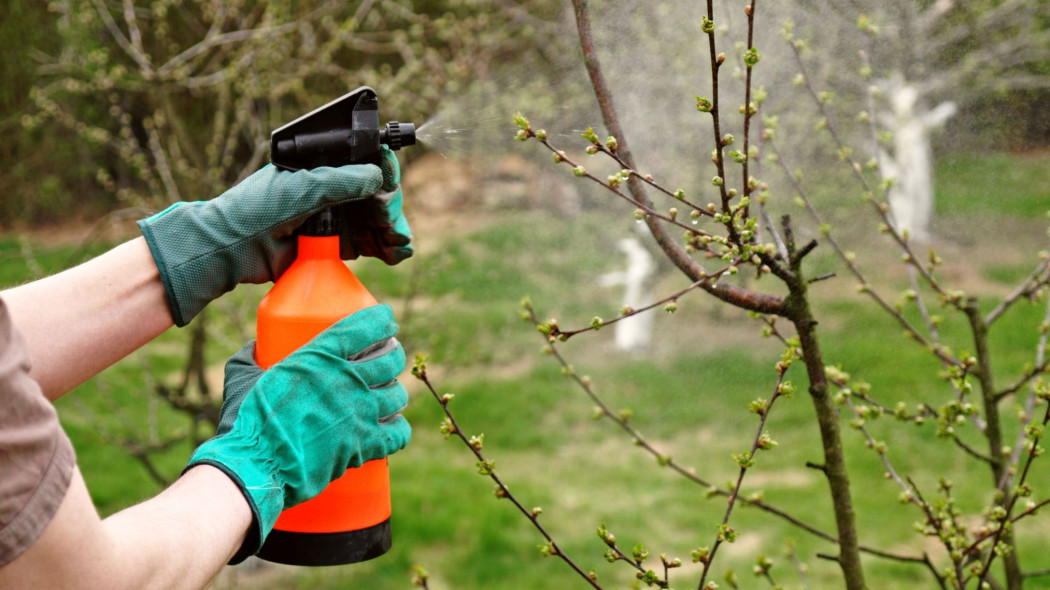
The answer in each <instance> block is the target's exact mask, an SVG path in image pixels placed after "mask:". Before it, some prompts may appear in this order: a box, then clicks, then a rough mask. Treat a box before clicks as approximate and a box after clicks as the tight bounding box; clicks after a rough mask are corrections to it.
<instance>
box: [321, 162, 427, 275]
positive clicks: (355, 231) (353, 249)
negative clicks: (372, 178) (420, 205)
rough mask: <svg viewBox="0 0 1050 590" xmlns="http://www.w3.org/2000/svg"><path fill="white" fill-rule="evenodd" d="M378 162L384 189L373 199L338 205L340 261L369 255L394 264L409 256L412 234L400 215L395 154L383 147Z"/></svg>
mask: <svg viewBox="0 0 1050 590" xmlns="http://www.w3.org/2000/svg"><path fill="white" fill-rule="evenodd" d="M382 149H383V153H382V156H381V157H380V160H379V167H380V168H381V169H382V170H383V188H382V190H381V191H380V192H378V193H376V195H375V197H374V198H371V199H362V200H360V201H351V202H349V203H346V204H345V205H342V206H341V209H342V219H343V226H342V234H341V235H342V239H341V240H340V241H339V246H340V248H339V254H340V256H342V258H343V260H352V259H354V258H357V257H358V256H371V257H373V258H378V259H380V260H382V261H383V262H385V263H387V264H390V265H394V264H397V263H398V262H401V261H402V260H404V259H406V258H408V257H410V256H412V243H411V242H412V231H411V230H410V229H409V227H408V220H407V219H405V216H404V214H403V213H402V211H401V209H402V195H401V168H400V166H398V163H397V156H396V155H394V151H393V150H391V149H390V148H389V147H387V146H386V145H385V144H384V145H383V146H382Z"/></svg>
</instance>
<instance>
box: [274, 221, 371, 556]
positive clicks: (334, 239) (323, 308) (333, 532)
mask: <svg viewBox="0 0 1050 590" xmlns="http://www.w3.org/2000/svg"><path fill="white" fill-rule="evenodd" d="M298 240H299V243H298V248H299V250H298V257H297V258H296V261H295V262H294V263H293V264H292V266H291V267H289V269H288V270H287V271H285V273H284V274H283V275H282V276H281V277H280V279H278V281H277V283H276V284H275V285H274V287H273V289H271V290H270V292H269V293H268V294H267V295H266V297H264V298H263V300H262V302H261V303H260V304H259V311H258V319H257V332H256V338H257V340H256V349H255V356H256V362H258V363H259V366H261V367H262V368H264V369H265V368H269V367H271V366H273V365H274V364H275V363H277V362H278V361H280V360H281V359H283V358H284V357H286V356H288V355H289V354H291V353H292V352H294V351H295V350H296V349H297V348H299V347H300V346H302V345H303V344H306V343H307V342H309V341H310V340H311V339H313V337H314V336H316V335H317V334H319V333H321V332H322V331H324V330H325V329H326V328H328V327H329V326H331V325H332V324H334V323H335V322H337V321H339V320H341V319H343V318H344V317H346V316H348V315H350V314H352V313H354V312H356V311H359V310H361V309H364V308H366V307H370V306H372V305H375V304H376V303H377V301H376V299H375V297H373V296H372V294H371V293H369V292H368V289H366V288H365V286H364V285H362V284H361V281H359V280H358V279H357V277H356V276H354V274H353V273H352V272H351V271H350V269H349V268H347V267H346V264H344V263H343V261H342V260H341V259H340V258H339V237H338V236H326V237H313V236H299V238H298ZM390 513H391V507H390V475H389V470H388V467H387V461H386V459H381V460H378V461H369V462H368V463H365V464H364V465H362V466H361V467H359V468H355V469H348V470H347V472H346V473H345V474H344V475H343V476H342V477H340V478H339V479H337V480H335V481H333V482H332V483H331V484H329V485H328V487H327V488H325V490H324V491H323V492H321V494H320V495H318V496H317V497H315V498H313V499H312V500H310V501H308V502H304V503H303V504H300V505H298V506H293V507H292V508H289V509H287V510H285V511H284V512H282V513H281V516H280V517H279V518H278V519H277V524H276V526H275V527H274V530H273V532H271V534H270V536H269V537H268V538H267V540H266V543H265V544H264V545H263V548H262V550H261V551H260V552H259V557H261V558H263V559H266V560H268V561H274V562H278V563H288V564H293V565H340V564H346V563H355V562H359V561H364V560H366V559H371V558H373V557H377V556H379V555H382V554H383V553H385V552H386V550H387V549H389V547H390Z"/></svg>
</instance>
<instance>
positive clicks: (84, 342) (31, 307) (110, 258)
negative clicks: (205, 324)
mask: <svg viewBox="0 0 1050 590" xmlns="http://www.w3.org/2000/svg"><path fill="white" fill-rule="evenodd" d="M0 298H3V300H4V301H5V302H6V303H7V308H8V310H9V312H10V314H11V318H12V320H13V321H14V323H15V325H16V326H18V330H19V331H20V332H21V333H22V336H23V337H24V339H25V341H26V345H27V347H28V349H29V356H30V358H31V359H32V361H33V366H32V368H31V369H30V373H29V374H30V376H31V377H33V379H35V380H36V382H37V383H39V384H40V387H41V389H43V391H44V394H45V395H46V396H47V397H48V399H51V400H55V399H58V398H59V397H61V396H62V395H64V394H66V393H67V392H69V391H70V390H72V389H73V388H74V387H76V386H78V385H80V384H81V383H83V382H84V381H86V380H87V379H89V378H90V377H92V376H94V375H96V374H97V373H98V372H99V371H101V370H103V369H105V368H106V367H109V366H110V365H112V364H113V363H115V362H117V361H118V360H120V359H122V358H124V357H125V356H127V355H128V354H129V353H131V352H132V351H134V350H136V349H137V348H139V347H140V346H142V345H143V344H145V343H147V342H149V341H150V340H152V339H153V338H155V337H156V336H157V335H159V334H160V333H161V332H163V331H164V330H166V329H168V328H169V327H171V325H172V319H171V313H170V312H169V311H168V303H167V300H166V299H165V297H164V286H163V284H161V281H160V275H159V274H158V272H157V266H156V264H154V262H153V257H152V256H151V255H150V251H149V248H148V247H147V246H146V241H145V240H144V239H142V238H137V239H134V240H131V241H130V242H125V243H124V244H121V245H119V246H117V247H116V248H113V249H112V250H109V251H108V252H106V253H104V254H102V255H100V256H98V257H97V258H93V259H91V260H89V261H87V262H85V263H83V264H81V265H79V266H75V267H73V268H70V269H68V270H65V271H63V272H60V273H58V274H55V275H52V276H49V277H46V278H43V279H40V280H37V281H33V282H31V283H26V284H24V285H20V286H18V287H14V288H11V289H7V290H5V291H2V292H0Z"/></svg>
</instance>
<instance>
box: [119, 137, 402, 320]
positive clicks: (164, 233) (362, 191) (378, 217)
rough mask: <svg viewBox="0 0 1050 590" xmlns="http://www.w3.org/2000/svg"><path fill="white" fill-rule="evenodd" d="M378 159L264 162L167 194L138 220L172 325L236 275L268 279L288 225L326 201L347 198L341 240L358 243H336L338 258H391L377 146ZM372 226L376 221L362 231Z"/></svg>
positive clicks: (394, 238)
mask: <svg viewBox="0 0 1050 590" xmlns="http://www.w3.org/2000/svg"><path fill="white" fill-rule="evenodd" d="M382 164H383V165H382V167H379V166H375V165H372V164H362V165H351V166H341V167H339V168H329V167H321V168H316V169H313V170H298V171H296V172H288V171H281V170H279V169H278V168H276V167H275V166H273V165H272V164H269V165H267V166H264V167H263V168H261V169H260V170H258V171H257V172H255V173H254V174H252V175H251V176H249V177H248V178H247V179H245V180H244V181H243V182H241V183H240V184H238V185H237V186H235V187H233V188H231V189H230V190H228V191H226V192H225V193H223V194H222V195H220V196H219V197H217V198H215V199H212V200H210V201H196V202H179V203H175V204H174V205H172V206H171V207H168V208H167V209H165V210H164V211H162V212H160V213H158V214H156V215H153V216H152V217H148V218H146V219H143V220H140V221H139V222H138V224H139V228H140V229H141V230H142V235H143V236H144V237H145V238H146V243H147V244H149V248H150V252H151V253H152V254H153V259H154V261H156V263H157V268H158V269H159V270H160V278H161V281H162V282H163V283H164V291H165V293H166V295H167V298H168V306H169V308H170V309H171V315H172V318H173V319H174V320H175V325H177V326H185V325H186V324H188V323H189V322H190V320H192V319H193V318H194V316H196V315H197V313H199V312H200V310H201V309H203V308H204V306H205V305H207V304H208V303H209V302H210V301H211V300H213V299H215V298H217V297H219V296H221V295H222V294H223V293H226V292H228V291H232V290H233V288H234V287H236V286H237V285H238V284H239V283H267V282H270V281H275V280H277V278H278V277H280V276H281V274H282V273H284V271H285V270H287V269H288V267H289V266H291V264H292V262H293V261H294V260H295V253H296V238H295V236H294V235H293V232H294V231H295V229H296V228H297V227H299V226H300V225H301V224H302V222H303V221H305V220H306V218H307V217H309V216H310V215H312V214H314V213H317V212H318V211H321V210H322V209H325V208H327V207H330V206H335V205H343V204H346V203H356V206H355V207H354V208H353V209H351V210H349V211H347V212H346V215H347V217H345V218H344V224H345V225H348V226H350V228H351V229H350V230H349V231H351V232H353V235H346V236H344V238H343V239H342V240H341V243H356V242H354V241H355V240H359V241H361V242H362V244H361V245H360V246H355V247H353V248H350V249H349V251H345V252H343V255H344V257H345V258H349V257H351V256H350V255H351V254H353V255H354V256H356V255H365V256H377V257H380V258H382V259H383V260H385V261H386V262H387V263H388V264H394V263H396V262H399V261H401V260H403V259H404V258H407V257H408V256H410V255H411V254H412V249H411V247H409V246H408V245H407V244H408V241H409V239H410V234H409V231H408V223H407V221H406V220H405V218H404V215H403V214H402V212H401V198H400V191H399V189H398V186H397V182H398V180H399V178H400V169H399V168H398V165H397V158H396V157H393V154H392V153H389V154H388V155H386V154H385V155H384V158H383V159H382ZM377 192H379V195H376V193H377ZM388 194H389V196H387V195H388ZM374 227H378V228H380V229H379V230H372V231H366V230H369V229H370V228H374ZM384 228H385V229H384ZM357 233H361V234H362V235H360V236H358V235H357Z"/></svg>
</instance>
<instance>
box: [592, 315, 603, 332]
mask: <svg viewBox="0 0 1050 590" xmlns="http://www.w3.org/2000/svg"><path fill="white" fill-rule="evenodd" d="M604 325H605V321H604V320H602V318H600V317H598V316H594V319H593V320H591V327H592V328H594V330H595V331H598V330H601V329H602V326H604Z"/></svg>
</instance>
